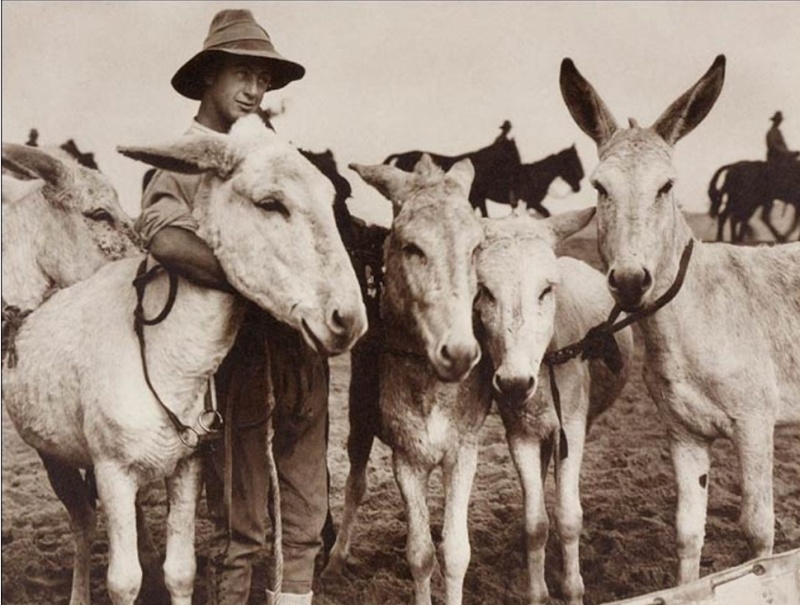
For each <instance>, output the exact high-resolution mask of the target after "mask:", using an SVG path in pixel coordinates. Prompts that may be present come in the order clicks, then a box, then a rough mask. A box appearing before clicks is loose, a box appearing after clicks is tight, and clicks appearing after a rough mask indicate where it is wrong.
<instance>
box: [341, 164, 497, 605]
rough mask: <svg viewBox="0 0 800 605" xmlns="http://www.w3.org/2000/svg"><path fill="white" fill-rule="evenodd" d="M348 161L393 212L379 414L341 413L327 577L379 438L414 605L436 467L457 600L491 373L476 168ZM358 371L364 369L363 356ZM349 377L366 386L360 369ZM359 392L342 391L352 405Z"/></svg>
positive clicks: (451, 588) (431, 558) (421, 602)
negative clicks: (483, 342) (479, 269)
mask: <svg viewBox="0 0 800 605" xmlns="http://www.w3.org/2000/svg"><path fill="white" fill-rule="evenodd" d="M350 167H351V168H352V169H353V170H355V171H356V172H358V173H359V175H361V177H362V178H363V179H364V180H365V181H366V182H367V183H369V184H370V185H372V186H373V187H375V188H376V189H378V191H380V192H381V193H382V194H383V195H385V196H386V197H387V198H388V199H389V200H391V202H392V204H393V206H394V220H393V222H392V229H391V232H390V233H389V236H388V238H387V240H386V243H385V245H384V262H385V266H386V271H385V290H384V293H383V297H382V300H381V319H382V321H383V332H382V334H379V335H377V338H378V339H380V342H381V346H380V348H379V350H380V362H379V367H380V403H379V406H380V413H379V414H376V413H375V406H377V405H378V402H377V401H374V400H372V399H367V400H365V401H361V402H359V403H358V405H359V406H360V409H361V410H362V411H363V413H362V414H358V415H356V414H352V413H351V414H350V419H351V427H350V438H349V441H348V453H349V455H350V474H349V475H348V478H347V484H346V486H345V511H344V519H343V521H342V524H341V527H340V529H339V534H338V536H337V539H336V544H335V546H334V548H333V551H332V552H331V556H330V561H329V563H328V568H327V569H326V575H333V574H335V573H338V572H339V571H341V569H342V568H343V566H344V564H345V561H346V559H347V555H348V552H349V549H350V538H351V534H352V531H353V523H354V520H355V515H356V510H357V508H358V505H359V504H360V502H361V500H362V498H363V497H364V493H365V490H366V471H367V462H368V459H369V453H370V449H371V447H372V442H373V439H374V437H375V436H376V435H377V436H378V437H380V439H381V440H382V441H384V442H385V443H386V444H388V445H389V446H390V447H391V448H392V461H393V465H394V476H395V479H396V481H397V485H398V487H399V488H400V493H401V494H402V497H403V501H404V503H405V506H406V514H407V519H408V538H407V543H406V557H407V559H408V563H409V566H410V568H411V575H412V576H413V579H414V602H415V603H417V605H430V603H431V585H430V580H431V574H432V573H433V567H434V563H435V553H434V549H433V540H432V539H431V533H430V521H429V515H428V504H427V500H426V498H427V493H428V480H429V478H430V475H431V472H433V470H434V469H435V468H437V467H441V468H442V476H443V479H442V481H443V483H444V487H445V493H446V497H445V514H444V527H443V531H442V533H443V536H442V547H441V548H442V559H443V562H444V574H445V582H446V602H447V603H448V605H457V604H460V603H461V600H462V590H463V583H464V576H465V574H466V571H467V566H468V565H469V560H470V545H469V535H468V529H467V509H468V506H467V505H468V503H469V495H470V491H471V489H472V481H473V478H474V476H475V469H476V465H477V456H478V433H479V430H480V428H481V426H482V425H483V422H484V420H485V418H486V414H487V413H488V411H489V406H490V405H491V395H490V389H489V379H490V377H491V369H490V368H489V367H488V364H486V363H481V364H480V365H478V366H477V367H475V366H476V364H478V362H479V360H480V358H481V352H480V348H479V345H478V341H477V340H476V339H475V336H474V334H473V324H472V301H473V299H474V297H475V294H476V290H477V282H476V275H475V259H476V256H477V251H478V245H479V244H480V242H481V239H482V238H483V233H482V230H481V226H480V223H479V221H478V219H477V217H476V216H475V215H474V214H473V212H472V207H471V206H470V203H469V191H470V186H471V184H472V179H473V176H474V170H473V169H472V164H471V163H470V161H469V160H462V161H461V162H459V163H457V164H455V165H453V166H452V167H451V168H450V170H449V171H448V172H447V173H446V174H445V173H443V172H442V170H441V169H439V168H438V167H436V166H435V165H434V164H433V162H432V161H431V159H430V157H429V156H428V155H424V156H423V157H422V159H421V160H420V161H419V162H418V163H417V165H416V168H415V170H414V172H413V173H410V174H409V173H408V172H404V171H402V170H400V169H398V168H395V167H393V166H386V165H378V166H359V165H355V164H353V165H351V166H350ZM360 369H361V370H364V371H369V368H367V367H364V366H363V364H362V366H360ZM487 369H488V370H489V372H488V374H487ZM354 380H359V381H360V382H361V383H363V377H356V376H354ZM357 397H358V393H355V394H353V393H351V398H350V404H351V405H354V403H355V402H354V399H355V398H357ZM362 397H365V398H369V393H365V394H363V395H362ZM376 416H377V418H376Z"/></svg>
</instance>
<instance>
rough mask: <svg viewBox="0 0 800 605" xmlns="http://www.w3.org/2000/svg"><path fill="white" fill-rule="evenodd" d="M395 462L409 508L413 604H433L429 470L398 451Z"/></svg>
mask: <svg viewBox="0 0 800 605" xmlns="http://www.w3.org/2000/svg"><path fill="white" fill-rule="evenodd" d="M392 461H393V466H394V478H395V480H396V481H397V486H398V487H399V488H400V494H401V495H402V497H403V502H404V503H405V506H406V518H407V519H408V538H407V540H406V559H407V560H408V565H409V567H410V568H411V576H412V577H413V578H414V603H415V605H431V574H432V573H433V566H434V563H435V561H436V558H435V554H434V549H433V540H432V539H431V527H430V517H429V514H428V502H427V500H426V495H427V491H428V478H429V477H430V470H429V469H422V468H419V467H417V466H415V465H413V464H412V463H411V462H409V461H408V460H406V459H405V458H404V457H403V456H402V454H399V453H397V452H394V454H393V456H392Z"/></svg>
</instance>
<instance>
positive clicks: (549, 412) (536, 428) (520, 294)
mask: <svg viewBox="0 0 800 605" xmlns="http://www.w3.org/2000/svg"><path fill="white" fill-rule="evenodd" d="M594 212H595V210H594V208H589V209H587V210H579V211H574V212H564V213H561V214H558V215H556V216H554V217H551V218H547V219H541V220H537V219H534V218H532V217H528V216H511V217H507V218H502V219H483V221H484V223H485V224H484V232H485V239H484V242H483V244H481V248H480V252H479V254H478V262H477V272H478V296H477V298H476V300H475V309H476V313H477V316H478V322H479V325H480V334H481V336H480V340H481V342H482V344H483V347H484V352H485V354H487V355H488V356H489V357H490V358H491V360H492V366H493V368H494V376H493V378H492V386H493V391H494V398H495V401H496V402H497V407H498V410H499V412H500V416H501V418H502V420H503V424H504V426H505V429H506V441H507V442H508V447H509V451H510V452H511V457H512V459H513V461H514V465H515V466H516V468H517V472H518V474H519V479H520V483H521V484H522V493H523V502H524V510H525V545H526V547H527V555H528V556H527V558H528V575H529V577H528V582H529V584H528V599H529V600H528V602H529V603H536V604H540V603H542V604H543V603H548V602H549V598H548V597H549V595H548V590H547V584H546V583H545V578H544V575H545V544H546V543H547V534H548V525H549V522H548V518H547V509H546V508H545V501H544V493H545V491H544V488H545V479H546V477H547V471H548V466H549V461H550V457H551V455H552V453H553V451H554V450H556V451H567V450H566V449H562V448H566V447H567V445H566V444H567V443H568V444H569V449H568V455H567V456H566V457H562V456H556V457H555V464H556V473H555V477H556V498H557V502H556V506H555V517H556V531H557V532H558V536H559V538H560V542H561V549H562V553H563V561H564V573H563V576H562V581H561V583H562V594H563V595H564V597H565V598H566V599H567V602H568V603H569V604H570V605H581V603H583V593H584V586H583V579H582V577H581V572H580V557H579V546H580V535H581V530H582V527H583V511H582V508H581V501H580V485H579V483H580V471H581V462H582V458H583V449H584V443H585V439H586V433H587V432H588V430H589V427H590V426H591V424H592V423H593V422H594V421H595V420H596V419H597V418H598V417H599V416H600V414H602V413H603V412H604V411H605V410H607V409H608V408H609V406H611V404H612V403H613V402H614V401H615V400H616V398H617V396H618V395H619V393H620V392H621V391H622V388H623V387H624V385H625V383H626V381H627V378H628V374H629V368H630V364H631V360H632V358H633V335H632V332H631V329H630V328H626V329H625V330H624V331H622V332H619V333H618V334H617V335H616V336H615V337H613V338H615V342H616V344H617V347H618V350H619V352H620V360H621V362H622V364H621V366H620V367H617V366H614V367H609V366H607V365H606V362H605V360H603V359H589V360H588V361H583V360H580V359H572V360H570V361H568V362H566V363H564V364H561V365H558V366H557V367H555V368H554V370H553V372H554V373H553V377H554V378H555V380H556V382H557V386H558V390H559V392H560V399H559V403H556V402H555V400H554V396H553V385H552V384H551V383H550V380H551V376H550V373H549V367H548V365H547V363H546V361H543V360H546V359H547V352H548V351H551V352H552V351H555V350H560V349H563V348H564V347H566V346H568V345H571V344H573V343H576V342H579V341H580V340H581V339H582V338H583V337H584V335H585V334H587V333H588V332H589V330H590V329H591V328H592V327H594V326H596V325H599V324H601V323H602V322H603V321H605V320H606V318H607V317H608V314H609V312H610V311H611V309H612V307H613V306H614V301H613V299H612V298H611V295H610V294H609V293H608V291H607V289H606V288H605V279H604V277H603V274H602V273H600V272H599V271H597V270H595V269H593V268H592V267H590V266H589V265H587V264H586V263H584V262H583V261H580V260H577V259H574V258H569V257H561V258H556V254H555V252H554V247H555V246H556V245H557V244H558V243H559V242H561V241H562V240H563V239H565V238H566V237H569V236H570V235H572V234H573V233H576V232H577V231H579V230H580V229H582V228H583V227H585V226H586V225H587V224H588V223H589V221H590V220H591V219H592V217H593V216H594ZM521 258H525V259H528V260H529V262H525V263H520V262H519V259H521ZM561 401H563V404H561V403H560V402H561ZM562 427H563V430H564V436H565V437H566V439H567V442H566V443H561V442H560V429H561V428H562Z"/></svg>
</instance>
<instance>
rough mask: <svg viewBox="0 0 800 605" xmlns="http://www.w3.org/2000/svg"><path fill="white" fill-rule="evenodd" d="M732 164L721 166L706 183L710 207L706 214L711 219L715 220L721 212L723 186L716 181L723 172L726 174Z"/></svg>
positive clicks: (723, 193)
mask: <svg viewBox="0 0 800 605" xmlns="http://www.w3.org/2000/svg"><path fill="white" fill-rule="evenodd" d="M731 166H733V164H725V166H721V167H720V168H718V169H717V171H716V172H715V173H714V176H712V177H711V181H710V182H709V183H708V197H709V199H710V200H711V207H710V208H709V210H708V214H709V216H710V217H711V218H715V217H716V216H717V215H718V214H719V213H720V211H721V206H722V198H723V196H724V195H725V192H726V190H725V185H724V183H723V184H722V185H718V181H719V178H720V176H721V175H722V173H723V172H726V171H727V170H728V169H729V168H730V167H731Z"/></svg>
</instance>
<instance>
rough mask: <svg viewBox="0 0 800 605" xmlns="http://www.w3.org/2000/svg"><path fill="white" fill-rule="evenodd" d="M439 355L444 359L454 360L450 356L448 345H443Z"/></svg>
mask: <svg viewBox="0 0 800 605" xmlns="http://www.w3.org/2000/svg"><path fill="white" fill-rule="evenodd" d="M439 357H441V358H442V359H443V360H444V361H452V358H451V357H450V349H448V348H447V345H442V348H441V349H439Z"/></svg>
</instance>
